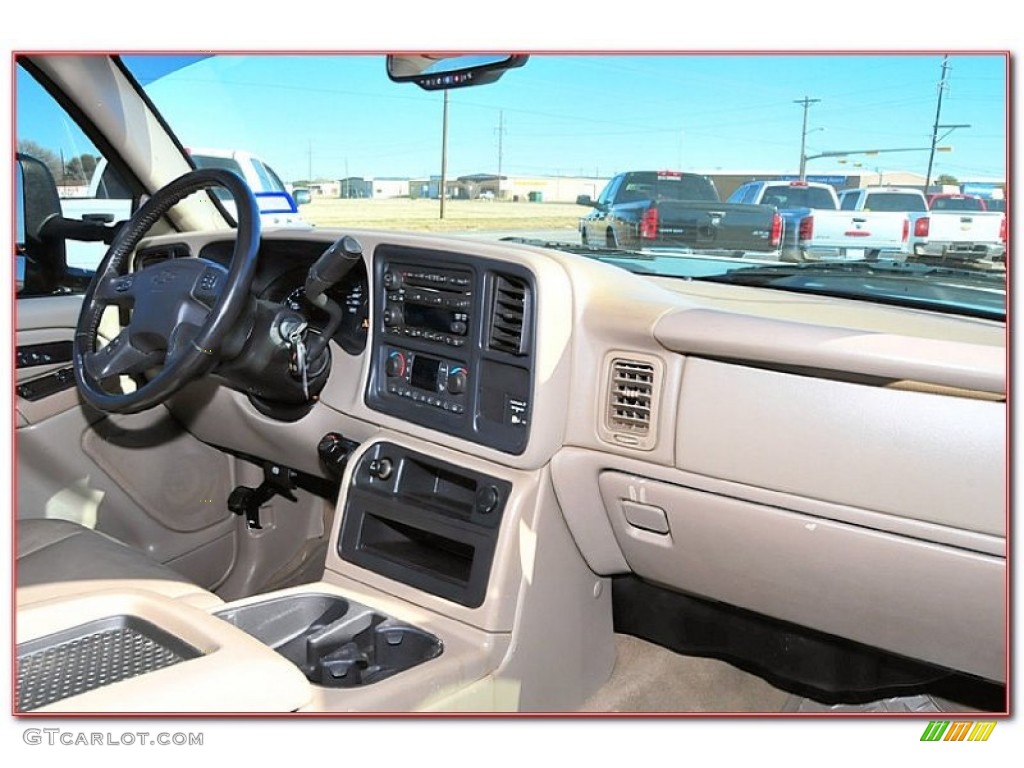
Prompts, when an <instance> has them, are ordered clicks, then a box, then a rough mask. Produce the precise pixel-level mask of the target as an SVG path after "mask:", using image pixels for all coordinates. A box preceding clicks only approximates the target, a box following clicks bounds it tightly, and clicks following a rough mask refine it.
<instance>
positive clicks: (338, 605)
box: [214, 594, 443, 688]
mask: <svg viewBox="0 0 1024 768" xmlns="http://www.w3.org/2000/svg"><path fill="white" fill-rule="evenodd" d="M214 615H215V616H217V617H219V618H221V619H223V620H224V621H227V622H229V623H231V624H233V625H234V626H236V627H238V628H239V629H241V630H242V631H243V632H245V633H247V634H249V635H252V636H253V637H255V638H256V639H257V640H259V641H260V642H262V643H264V644H266V645H268V646H270V647H271V648H273V649H274V650H275V651H277V652H278V653H279V654H281V655H282V656H284V657H285V658H286V659H288V660H289V661H290V662H292V663H293V664H295V665H296V666H297V667H298V668H299V669H300V670H302V673H303V674H304V675H305V676H306V678H307V679H308V680H309V681H310V682H313V683H317V684H319V685H324V686H328V687H336V688H351V687H355V686H360V685H369V684H370V683H375V682H378V681H380V680H384V679H385V678H388V677H391V676H392V675H395V674H398V673H399V672H402V671H404V670H406V669H409V668H411V667H414V666H416V665H417V664H421V663H423V662H424V661H428V660H429V659H433V658H435V657H437V656H439V655H440V654H441V652H442V650H443V647H442V644H441V641H440V640H439V639H438V638H437V637H435V636H434V635H432V634H430V633H429V632H425V631H424V630H422V629H418V628H417V627H414V626H412V625H410V624H406V623H404V622H401V621H398V620H397V619H393V618H390V617H388V616H384V615H383V614H379V613H376V612H374V611H373V610H372V609H370V608H368V607H367V606H365V605H361V604H359V603H355V602H352V601H350V600H345V599H343V598H340V597H336V596H334V595H323V594H299V595H286V596H283V597H278V598H273V599H271V600H265V601H262V602H258V603H250V604H248V605H243V606H239V607H237V608H226V609H223V610H220V611H217V612H216V613H215V614H214Z"/></svg>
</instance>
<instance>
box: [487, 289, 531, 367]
mask: <svg viewBox="0 0 1024 768" xmlns="http://www.w3.org/2000/svg"><path fill="white" fill-rule="evenodd" d="M530 303H531V302H530V286H529V285H528V284H527V283H526V281H525V280H522V279H521V278H518V277H512V276H511V275H495V276H494V292H493V294H492V306H491V328H490V333H489V334H488V338H487V346H488V348H489V349H493V350H495V351H497V352H507V353H509V354H512V355H518V356H522V355H526V354H529V352H530V349H529V314H530Z"/></svg>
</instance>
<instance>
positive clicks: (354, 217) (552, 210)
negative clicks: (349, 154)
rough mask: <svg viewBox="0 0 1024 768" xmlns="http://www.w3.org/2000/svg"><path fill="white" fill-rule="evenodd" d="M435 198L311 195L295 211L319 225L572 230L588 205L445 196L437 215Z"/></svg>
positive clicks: (388, 227) (455, 230)
mask: <svg viewBox="0 0 1024 768" xmlns="http://www.w3.org/2000/svg"><path fill="white" fill-rule="evenodd" d="M440 210H441V203H440V201H439V200H411V199H407V198H397V199H384V200H341V199H337V198H314V199H313V201H312V202H310V203H308V204H306V205H303V206H302V207H301V208H300V209H299V212H300V213H301V215H302V218H304V219H305V220H306V221H308V222H310V223H311V224H315V225H317V226H321V227H346V226H347V227H362V226H365V227H372V228H381V229H406V230H420V231H421V230H430V231H433V232H473V231H490V230H518V229H522V230H538V229H566V230H575V229H576V228H577V224H578V222H579V219H580V217H581V216H583V215H584V214H585V213H586V212H587V210H588V209H586V208H584V207H582V206H579V205H575V204H574V203H529V202H520V203H512V202H499V201H487V200H446V201H445V211H444V213H445V215H444V218H443V219H441V218H440Z"/></svg>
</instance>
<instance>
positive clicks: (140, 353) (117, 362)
mask: <svg viewBox="0 0 1024 768" xmlns="http://www.w3.org/2000/svg"><path fill="white" fill-rule="evenodd" d="M164 357H165V354H164V350H163V349H152V350H148V351H147V350H144V349H140V348H139V347H138V346H136V345H135V344H133V343H132V339H131V334H130V333H129V329H127V328H125V329H124V330H123V331H121V333H119V334H118V335H117V337H116V338H114V340H113V341H111V342H110V343H109V344H107V345H106V346H105V347H101V348H100V349H98V350H96V351H95V352H89V353H88V354H86V355H84V357H83V360H82V362H83V364H84V366H85V369H86V371H87V372H88V373H89V375H90V376H91V377H92V378H94V379H96V380H97V381H100V382H103V381H106V380H108V379H112V378H115V377H117V376H135V375H139V374H142V373H144V372H145V371H148V370H150V369H152V368H155V367H156V366H158V365H160V364H161V363H162V362H163V361H164Z"/></svg>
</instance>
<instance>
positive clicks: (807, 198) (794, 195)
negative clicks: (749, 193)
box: [761, 184, 836, 210]
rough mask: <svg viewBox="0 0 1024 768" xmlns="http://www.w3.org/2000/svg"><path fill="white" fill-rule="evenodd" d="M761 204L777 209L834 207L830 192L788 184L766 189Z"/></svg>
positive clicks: (832, 196)
mask: <svg viewBox="0 0 1024 768" xmlns="http://www.w3.org/2000/svg"><path fill="white" fill-rule="evenodd" d="M761 202H762V203H765V204H766V205H775V206H778V207H779V208H819V209H822V210H832V209H834V208H835V207H836V200H835V197H834V193H833V192H832V191H830V190H828V189H822V188H821V187H801V186H798V185H790V184H786V185H779V186H772V187H766V188H765V190H764V196H763V197H762V198H761Z"/></svg>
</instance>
